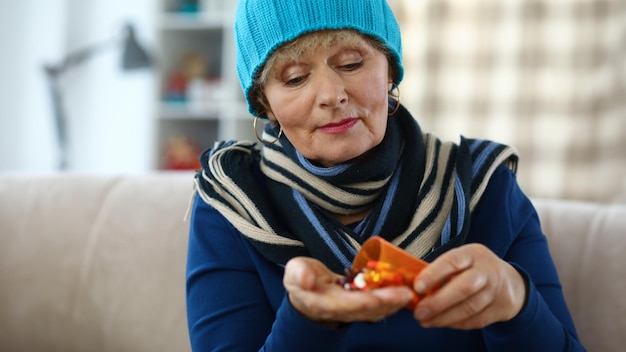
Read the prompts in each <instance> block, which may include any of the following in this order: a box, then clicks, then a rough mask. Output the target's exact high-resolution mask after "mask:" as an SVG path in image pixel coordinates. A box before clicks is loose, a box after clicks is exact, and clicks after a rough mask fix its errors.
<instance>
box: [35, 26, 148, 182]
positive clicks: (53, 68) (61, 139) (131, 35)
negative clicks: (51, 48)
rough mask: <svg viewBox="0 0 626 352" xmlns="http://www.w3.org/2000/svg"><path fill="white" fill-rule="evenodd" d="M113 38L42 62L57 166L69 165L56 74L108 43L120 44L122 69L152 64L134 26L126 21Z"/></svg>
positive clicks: (62, 109) (86, 58)
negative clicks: (56, 146)
mask: <svg viewBox="0 0 626 352" xmlns="http://www.w3.org/2000/svg"><path fill="white" fill-rule="evenodd" d="M121 39H122V40H121V41H120V38H119V37H117V38H114V39H112V40H109V41H106V42H103V43H98V44H95V45H91V46H88V47H85V48H83V49H80V50H77V51H75V52H73V53H70V54H68V55H67V56H66V57H65V59H63V61H61V62H60V63H58V64H56V65H50V64H47V65H45V66H44V70H45V72H46V76H47V78H48V84H49V88H50V94H51V98H52V107H53V109H54V117H55V125H56V132H57V139H58V143H59V150H60V160H59V165H58V168H59V169H61V170H63V169H67V167H68V160H67V159H68V156H67V119H66V116H65V110H64V107H63V100H62V97H61V87H60V84H59V77H60V76H61V75H62V74H63V73H65V72H66V71H67V70H68V69H70V68H72V67H76V66H79V65H80V64H82V63H84V62H85V61H87V60H88V59H90V58H92V57H93V56H95V54H97V53H99V52H101V51H102V50H104V49H108V48H110V47H117V46H118V45H123V52H122V62H121V64H122V69H124V70H132V69H139V68H146V67H149V66H150V65H151V59H150V57H149V55H148V53H147V52H146V51H145V50H144V49H143V48H142V47H141V45H139V43H138V42H137V38H136V36H135V29H134V27H133V26H132V25H131V24H127V25H126V27H125V28H124V33H123V37H122V38H121Z"/></svg>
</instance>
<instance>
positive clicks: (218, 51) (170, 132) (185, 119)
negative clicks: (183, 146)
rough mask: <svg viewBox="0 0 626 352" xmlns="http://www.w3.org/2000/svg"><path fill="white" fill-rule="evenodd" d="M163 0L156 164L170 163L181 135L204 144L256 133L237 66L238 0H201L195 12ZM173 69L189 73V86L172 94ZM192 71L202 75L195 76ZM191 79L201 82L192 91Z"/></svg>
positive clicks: (159, 28)
mask: <svg viewBox="0 0 626 352" xmlns="http://www.w3.org/2000/svg"><path fill="white" fill-rule="evenodd" d="M160 2H161V4H160V10H159V12H158V19H157V31H158V33H157V41H158V44H159V45H157V48H158V51H157V52H156V65H157V67H158V79H157V82H158V84H159V86H158V98H157V99H158V101H159V102H158V106H157V115H158V116H157V121H156V148H157V151H156V154H155V155H156V160H155V167H156V168H157V169H165V168H169V166H168V164H167V157H166V154H167V150H168V146H169V145H170V143H171V142H172V140H175V139H176V140H180V139H181V138H183V139H186V140H188V141H191V142H192V143H193V144H195V145H196V146H197V147H199V148H200V150H203V149H205V148H207V147H210V146H212V145H213V144H214V142H215V141H217V140H228V139H248V140H250V139H252V140H254V139H255V137H254V131H253V127H252V121H253V119H252V117H251V116H250V114H249V112H248V111H247V107H246V104H245V101H244V99H243V93H242V91H241V87H240V85H239V81H238V79H237V71H236V67H235V52H234V46H233V45H234V44H233V32H232V28H233V20H234V12H235V6H236V1H222V0H205V1H200V4H199V8H198V11H193V12H185V11H181V10H180V5H181V3H183V1H181V0H161V1H160ZM190 56H193V57H194V59H195V61H193V62H195V64H192V65H190V64H189V61H188V60H187V59H186V58H188V57H190ZM185 61H187V64H185ZM199 63H200V64H199ZM191 67H195V68H191ZM199 67H201V68H202V69H199ZM175 72H177V73H178V74H179V76H180V75H182V77H185V79H186V86H185V87H186V89H185V90H184V91H182V92H181V91H180V90H177V91H176V92H177V94H171V90H170V89H168V87H169V86H171V81H172V76H173V75H174V73H175ZM190 72H194V73H198V72H201V74H199V75H196V76H194V75H190V74H189V73H190ZM192 76H193V77H196V78H197V77H202V78H201V79H195V80H192V79H190V77H192ZM192 81H193V82H195V84H196V85H195V86H196V87H200V89H199V90H198V89H196V90H194V91H193V93H192V91H191V90H190V87H191V86H192V84H190V83H191V82H192ZM198 82H202V83H201V84H200V83H198ZM179 87H180V85H179Z"/></svg>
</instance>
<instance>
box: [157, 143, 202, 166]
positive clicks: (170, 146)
mask: <svg viewBox="0 0 626 352" xmlns="http://www.w3.org/2000/svg"><path fill="white" fill-rule="evenodd" d="M201 152H202V150H201V149H200V147H199V146H198V145H197V144H196V143H194V142H193V140H191V138H189V137H185V136H180V137H173V138H171V139H170V140H169V141H168V143H167V145H166V147H165V168H166V169H168V170H199V169H200V161H199V157H200V153H201Z"/></svg>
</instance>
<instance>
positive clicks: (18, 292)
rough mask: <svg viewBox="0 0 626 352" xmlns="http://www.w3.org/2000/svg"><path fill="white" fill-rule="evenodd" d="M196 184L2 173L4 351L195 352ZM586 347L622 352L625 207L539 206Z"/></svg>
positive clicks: (0, 311) (0, 314) (625, 336)
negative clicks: (192, 218) (191, 210)
mask: <svg viewBox="0 0 626 352" xmlns="http://www.w3.org/2000/svg"><path fill="white" fill-rule="evenodd" d="M192 179H193V174H191V173H187V172H182V173H155V174H147V175H138V176H126V177H116V176H94V175H90V176H89V175H72V174H63V175H51V176H37V177H35V176H31V177H23V176H10V175H2V174H0V350H1V351H29V352H37V351H46V352H50V351H63V352H72V351H77V352H78V351H81V352H83V351H94V352H98V351H103V352H104V351H111V352H113V351H115V352H120V351H132V352H143V351H146V352H147V351H150V352H158V351H164V352H165V351H168V352H169V351H177V352H179V351H189V349H190V347H189V340H188V334H187V323H186V314H185V292H184V291H185V289H184V286H185V275H184V272H185V258H186V252H187V229H188V226H189V224H188V223H186V222H184V221H183V217H184V215H185V211H186V209H187V206H188V204H189V201H190V196H191V194H192V184H193V181H192ZM535 205H536V207H537V209H538V211H539V214H540V217H541V218H542V224H543V228H544V231H545V232H546V234H547V236H548V240H549V243H550V246H551V251H552V255H553V257H554V261H555V263H556V265H557V268H558V270H559V273H560V276H561V281H562V284H563V290H564V293H565V297H566V299H567V302H568V304H569V306H570V310H571V312H572V315H573V317H574V320H575V322H576V325H577V328H578V332H579V334H580V338H581V340H582V341H583V343H584V344H585V346H586V347H587V348H588V349H589V351H600V352H611V351H622V350H623V348H624V346H626V333H625V332H626V300H624V299H622V296H623V293H624V292H626V280H625V279H626V259H625V258H626V207H624V206H608V205H595V204H584V203H576V202H564V201H556V200H535Z"/></svg>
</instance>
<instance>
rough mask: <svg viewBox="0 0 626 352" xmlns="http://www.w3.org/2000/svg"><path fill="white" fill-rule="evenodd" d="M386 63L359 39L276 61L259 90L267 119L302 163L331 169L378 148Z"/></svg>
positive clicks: (387, 78)
mask: <svg viewBox="0 0 626 352" xmlns="http://www.w3.org/2000/svg"><path fill="white" fill-rule="evenodd" d="M390 82H391V79H390V72H389V63H388V61H387V57H386V56H385V54H383V53H382V52H381V51H379V50H377V49H375V48H374V47H373V46H372V45H370V44H369V43H368V42H367V41H366V40H365V39H360V40H357V42H356V43H355V42H354V41H353V40H350V41H349V42H348V41H347V40H345V39H339V40H338V41H337V42H336V43H334V45H330V46H323V45H320V46H318V47H316V48H312V50H306V52H304V53H302V54H301V55H299V56H298V57H297V60H296V59H286V60H277V61H276V63H275V64H274V66H273V67H272V69H271V71H270V73H269V75H268V77H267V80H266V82H265V85H264V88H263V92H264V94H265V97H266V99H267V102H268V104H269V109H268V110H269V111H268V116H269V118H270V119H276V120H277V121H278V123H280V125H281V127H282V129H283V133H284V134H285V136H286V137H287V138H288V139H289V141H290V142H291V143H292V144H293V145H294V147H295V148H296V149H298V151H300V153H302V155H303V156H304V157H306V158H307V159H309V160H311V161H313V162H315V163H318V164H320V165H322V166H326V167H329V166H333V165H336V164H340V163H343V162H346V161H348V160H351V159H354V158H357V157H359V156H361V155H363V154H364V153H366V152H367V151H369V150H370V149H372V148H373V147H375V146H376V145H378V144H379V143H380V142H381V141H382V139H383V137H384V135H385V130H386V127H387V118H388V116H387V92H388V91H389V90H390V89H391V83H390Z"/></svg>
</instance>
